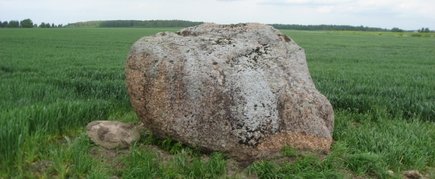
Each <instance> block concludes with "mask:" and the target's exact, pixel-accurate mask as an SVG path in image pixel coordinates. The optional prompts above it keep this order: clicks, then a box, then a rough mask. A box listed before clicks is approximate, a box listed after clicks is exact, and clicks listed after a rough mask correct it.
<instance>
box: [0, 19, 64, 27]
mask: <svg viewBox="0 0 435 179" xmlns="http://www.w3.org/2000/svg"><path fill="white" fill-rule="evenodd" d="M36 27H38V28H59V27H63V25H62V24H57V25H56V24H54V23H45V22H41V23H40V24H39V25H38V24H34V23H33V21H32V20H31V19H24V20H21V21H17V20H10V21H1V20H0V28H36Z"/></svg>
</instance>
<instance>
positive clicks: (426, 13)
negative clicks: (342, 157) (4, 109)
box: [0, 0, 435, 30]
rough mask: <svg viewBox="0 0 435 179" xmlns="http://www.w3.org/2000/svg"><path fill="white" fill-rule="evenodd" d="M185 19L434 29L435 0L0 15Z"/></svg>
mask: <svg viewBox="0 0 435 179" xmlns="http://www.w3.org/2000/svg"><path fill="white" fill-rule="evenodd" d="M25 18H31V19H32V20H33V21H34V23H38V24H39V23H41V22H50V23H56V24H67V23H71V22H78V21H88V20H153V19H167V20H169V19H181V20H192V21H204V22H215V23H238V22H260V23H268V24H271V23H282V24H305V25H307V24H340V25H358V26H359V25H364V26H372V27H383V28H392V27H399V28H403V29H409V30H411V29H418V28H421V27H429V28H430V29H432V30H433V29H435V0H322V1H321V0H0V20H1V21H4V20H22V19H25Z"/></svg>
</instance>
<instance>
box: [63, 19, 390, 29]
mask: <svg viewBox="0 0 435 179" xmlns="http://www.w3.org/2000/svg"><path fill="white" fill-rule="evenodd" d="M202 23H203V22H193V21H185V20H143V21H142V20H106V21H86V22H76V23H70V24H68V25H66V27H86V28H96V27H149V28H152V27H189V26H195V25H199V24H202ZM270 25H272V26H273V27H275V28H277V29H291V30H339V31H346V30H348V31H389V29H382V28H377V27H365V26H350V25H299V24H270Z"/></svg>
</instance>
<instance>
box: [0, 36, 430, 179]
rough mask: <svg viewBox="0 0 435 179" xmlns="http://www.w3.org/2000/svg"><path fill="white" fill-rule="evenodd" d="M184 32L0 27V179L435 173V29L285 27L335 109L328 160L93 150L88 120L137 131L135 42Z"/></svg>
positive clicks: (143, 146)
mask: <svg viewBox="0 0 435 179" xmlns="http://www.w3.org/2000/svg"><path fill="white" fill-rule="evenodd" d="M178 29H179V28H53V29H42V28H33V29H0V91H1V93H0V178H109V177H121V178H226V177H227V178H256V177H258V178H355V177H361V178H401V177H403V172H405V171H408V170H418V171H419V172H421V173H422V175H423V176H424V177H428V178H432V177H435V150H434V149H435V48H433V47H435V46H434V44H435V35H434V33H425V34H421V33H411V32H361V31H299V30H281V31H282V32H283V33H285V34H287V35H288V36H289V37H291V38H292V39H293V40H294V41H296V43H297V44H298V45H299V46H301V47H302V48H304V49H305V53H306V55H307V62H308V66H309V70H310V74H311V76H312V79H313V81H314V83H315V85H316V88H317V89H318V90H319V91H320V92H321V93H322V94H324V95H325V96H326V97H327V98H328V99H329V100H330V102H331V104H332V105H333V108H334V112H335V116H336V117H335V129H334V134H333V138H334V144H333V146H332V150H331V152H330V153H329V154H328V155H326V156H318V155H316V154H314V153H310V152H301V151H297V150H295V149H292V148H285V149H283V151H282V152H281V153H282V156H281V157H280V158H277V159H271V160H260V161H256V162H254V163H252V164H248V165H247V166H246V165H244V164H240V163H237V162H235V161H234V160H232V159H230V158H228V157H226V156H225V154H222V153H219V152H214V153H211V154H210V153H204V152H201V151H199V150H197V149H195V148H192V147H189V146H185V145H183V144H181V143H178V142H177V141H174V140H171V139H159V138H156V137H155V136H153V135H152V134H151V133H149V132H145V133H143V134H142V139H141V140H140V141H139V142H137V143H136V144H135V145H133V146H132V147H131V148H130V149H128V150H119V151H107V150H103V149H101V148H99V147H97V146H96V145H95V144H93V143H92V142H91V141H90V140H89V139H88V138H87V136H86V133H85V126H86V124H87V123H89V122H91V121H94V120H119V121H124V122H129V123H136V124H137V123H139V119H138V118H137V116H136V114H135V113H134V111H133V109H132V107H131V105H130V101H129V97H128V95H127V90H126V86H125V75H124V65H125V61H126V58H127V54H128V52H129V50H130V47H131V45H132V44H133V43H134V42H135V41H136V40H138V39H139V38H140V37H142V36H147V35H153V34H155V33H157V32H161V31H170V32H174V31H177V30H178Z"/></svg>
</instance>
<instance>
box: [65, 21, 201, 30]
mask: <svg viewBox="0 0 435 179" xmlns="http://www.w3.org/2000/svg"><path fill="white" fill-rule="evenodd" d="M202 23H203V22H192V21H184V20H143V21H142V20H107V21H87V22H76V23H70V24H68V25H66V27H145V28H152V27H189V26H195V25H199V24H202Z"/></svg>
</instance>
